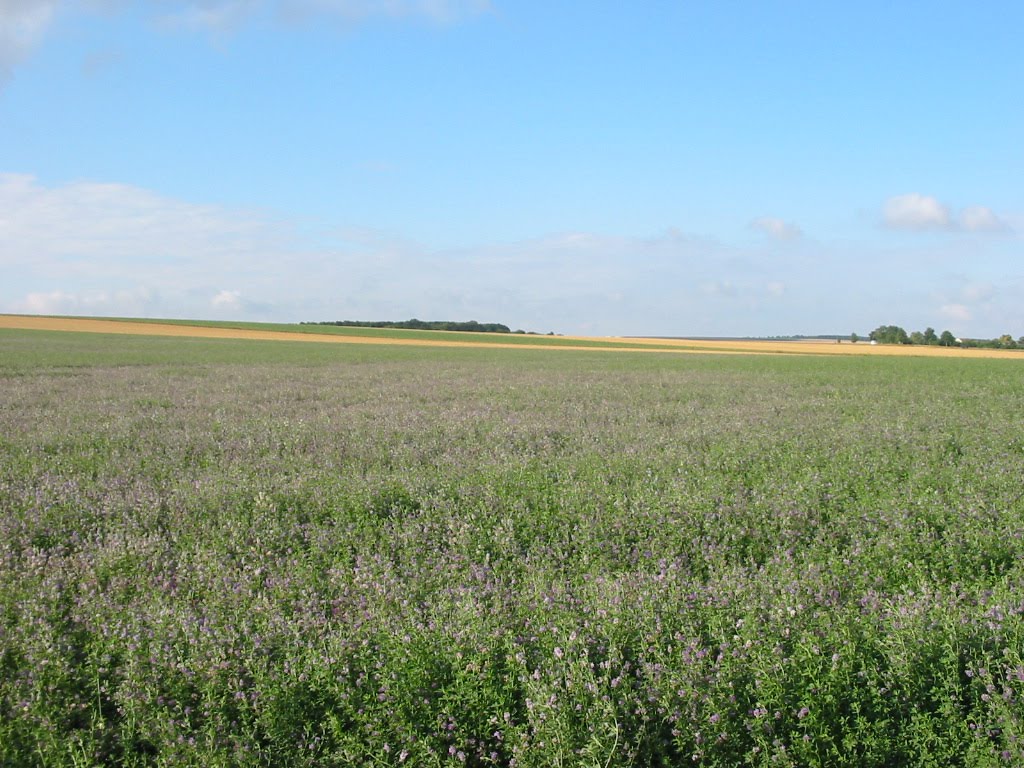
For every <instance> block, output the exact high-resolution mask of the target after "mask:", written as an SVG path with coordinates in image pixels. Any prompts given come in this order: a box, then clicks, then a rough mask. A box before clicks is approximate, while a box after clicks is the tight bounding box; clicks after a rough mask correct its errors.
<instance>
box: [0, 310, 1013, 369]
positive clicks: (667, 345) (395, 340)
mask: <svg viewBox="0 0 1024 768" xmlns="http://www.w3.org/2000/svg"><path fill="white" fill-rule="evenodd" d="M0 328H6V329H21V330H37V331H65V332H77V333H109V334H129V335H137V336H181V337H190V338H205V339H249V340H259V341H299V342H303V341H304V342H310V343H323V344H377V345H399V346H414V347H466V348H478V349H524V350H536V349H546V350H559V349H561V350H581V351H589V352H661V353H668V354H673V353H675V354H729V355H764V354H782V355H883V356H888V355H902V356H926V357H989V358H991V357H996V358H1015V359H1019V360H1024V353H1022V352H1021V351H1019V350H1008V349H961V348H958V347H919V346H896V345H885V344H879V345H877V346H872V345H871V344H869V343H867V342H860V343H858V344H851V343H849V342H843V343H841V344H837V343H835V342H832V341H753V340H752V341H726V340H691V339H658V338H626V337H589V336H559V337H558V340H559V343H558V344H557V345H554V344H550V343H545V338H546V337H543V336H539V337H537V338H536V343H530V344H516V343H508V342H504V341H494V342H486V341H479V340H477V339H473V338H467V339H465V340H462V339H458V338H454V336H455V335H457V334H453V338H452V339H450V340H448V339H445V340H439V339H436V338H423V339H415V338H401V337H397V336H395V337H386V336H357V335H348V334H346V335H340V334H330V333H300V332H294V333H290V332H287V331H276V330H256V329H249V328H227V327H211V326H204V325H180V324H176V323H160V322H135V321H131V320H104V319H98V318H82V317H43V316H36V315H0ZM573 341H578V342H581V343H580V344H572V343H566V342H573ZM595 342H596V343H600V342H613V343H615V344H618V345H628V346H615V347H602V346H592V345H593V344H594V343H595Z"/></svg>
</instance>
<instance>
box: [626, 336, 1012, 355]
mask: <svg viewBox="0 0 1024 768" xmlns="http://www.w3.org/2000/svg"><path fill="white" fill-rule="evenodd" d="M624 340H625V341H629V342H631V343H634V344H637V345H655V344H656V345H658V346H668V347H684V348H686V349H687V350H689V351H697V350H701V351H718V352H734V353H747V354H790V355H883V356H885V355H900V356H903V357H907V356H917V357H1004V358H1014V359H1018V360H1024V352H1022V351H1021V350H1017V349H980V348H973V349H965V348H962V347H930V346H913V345H908V346H903V345H898V344H877V345H872V344H871V343H870V342H867V341H860V342H857V343H856V344H852V343H850V342H849V341H843V342H842V343H839V344H837V343H836V342H834V341H828V340H818V339H813V340H807V341H757V340H750V341H746V340H744V341H724V340H723V341H719V340H691V339H639V338H638V339H624Z"/></svg>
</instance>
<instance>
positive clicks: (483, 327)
mask: <svg viewBox="0 0 1024 768" xmlns="http://www.w3.org/2000/svg"><path fill="white" fill-rule="evenodd" d="M302 325H341V326H345V327H359V328H402V329H407V330H414V331H473V332H476V333H511V332H512V331H511V330H509V327H508V326H507V325H502V324H501V323H478V322H477V321H476V320H468V321H466V322H453V321H451V320H417V319H416V318H413V319H412V320H397V321H392V320H325V321H321V322H315V323H302ZM520 333H521V331H520Z"/></svg>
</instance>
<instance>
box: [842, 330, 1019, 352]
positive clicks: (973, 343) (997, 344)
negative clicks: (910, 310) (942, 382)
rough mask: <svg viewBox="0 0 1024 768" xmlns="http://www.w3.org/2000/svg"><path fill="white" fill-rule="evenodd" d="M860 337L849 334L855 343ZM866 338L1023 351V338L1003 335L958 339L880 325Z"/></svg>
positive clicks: (898, 342)
mask: <svg viewBox="0 0 1024 768" xmlns="http://www.w3.org/2000/svg"><path fill="white" fill-rule="evenodd" d="M859 338H860V337H859V336H857V334H855V333H854V334H851V335H850V339H851V340H852V341H857V340H858V339H859ZM868 338H869V339H870V340H871V341H874V342H878V343H879V344H918V345H925V346H939V347H955V346H963V347H986V348H989V349H1024V336H1021V337H1020V338H1019V339H1016V340H1014V338H1013V336H1011V335H1010V334H1008V333H1004V334H1003V335H1002V336H1000V337H999V338H997V339H958V338H957V337H956V336H954V335H953V334H952V332H950V331H943V332H942V333H941V334H936V333H935V329H934V328H925V329H924V330H923V331H913V332H911V333H909V334H908V333H907V332H906V331H905V330H904V329H903V328H901V327H900V326H898V325H880V326H878V327H877V328H875V330H873V331H872V332H871V333H870V334H868Z"/></svg>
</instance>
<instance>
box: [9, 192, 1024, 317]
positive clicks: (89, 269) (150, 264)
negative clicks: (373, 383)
mask: <svg viewBox="0 0 1024 768" xmlns="http://www.w3.org/2000/svg"><path fill="white" fill-rule="evenodd" d="M785 227H794V225H788V224H787V225H785ZM787 231H788V230H787V229H783V230H781V232H782V234H786V232H787ZM766 234H768V235H770V239H769V241H768V242H769V244H770V243H772V242H776V241H778V240H779V238H780V235H779V233H778V232H777V231H773V227H772V226H768V227H767V232H766ZM781 240H785V241H786V244H785V246H784V248H783V249H782V250H781V251H780V250H776V249H773V248H771V247H763V246H749V245H742V244H730V243H725V242H721V241H718V240H715V239H711V238H707V237H701V236H698V235H695V234H690V233H686V232H683V231H681V230H679V229H678V228H673V227H669V228H666V229H665V230H664V231H662V232H660V233H656V234H653V235H643V236H640V235H634V236H628V235H621V236H613V235H608V234H599V233H593V232H569V233H555V234H547V235H539V236H537V237H534V238H531V239H527V240H521V241H516V242H508V243H501V242H481V243H473V244H469V245H466V246H463V247H461V248H457V249H448V250H432V249H429V248H427V247H424V246H422V245H420V244H417V243H415V242H409V241H406V240H403V239H401V238H400V237H395V236H394V235H389V234H388V233H381V232H374V231H369V230H355V229H339V228H333V229H331V228H324V229H323V230H322V231H320V232H318V233H316V235H315V236H310V235H309V234H308V233H307V232H305V230H303V228H301V227H299V226H298V225H297V223H296V222H294V221H291V220H289V219H288V218H287V217H284V216H279V215H274V214H272V213H270V212H267V211H252V210H235V209H230V208H225V207H218V206H210V205H197V204H193V203H189V202H187V201H182V200H176V199H172V198H168V197H165V196H161V195H159V194H157V193H154V192H152V191H149V190H145V189H141V188H138V187H133V186H131V185H125V184H112V183H100V182H85V181H79V182H73V183H68V184H64V185H46V184H43V183H40V182H39V181H38V180H37V179H35V178H34V177H32V176H29V175H24V174H0V269H3V270H4V272H5V273H6V274H8V275H15V276H16V277H15V278H14V279H12V280H9V281H7V282H6V283H5V285H4V286H3V287H2V288H0V311H3V312H8V313H29V314H72V315H74V314H83V315H97V316H139V317H183V318H196V319H202V318H210V319H249V320H266V321H281V322H295V321H299V320H309V321H314V320H340V319H362V320H371V319H373V320H384V319H391V320H397V319H408V318H409V317H420V318H423V319H462V320H468V319H476V320H480V321H491V322H504V323H507V324H509V325H512V326H515V327H521V328H524V329H526V330H535V331H541V332H546V331H548V330H554V331H557V332H561V333H583V334H594V335H633V334H651V333H661V334H690V335H775V334H785V333H819V332H820V333H829V332H846V331H847V330H857V331H859V332H863V331H866V330H870V329H871V328H873V327H875V326H876V325H878V324H882V323H887V322H896V323H898V324H900V325H909V326H911V327H914V326H915V325H920V326H921V327H922V328H923V327H925V326H927V325H932V326H937V325H939V324H941V323H942V322H944V321H949V322H950V323H953V324H955V326H956V327H955V330H956V331H957V333H959V334H961V335H991V334H993V333H994V332H995V331H993V330H990V329H989V327H988V325H987V323H990V322H992V318H994V317H1003V316H1007V313H1010V316H1016V317H1018V318H1019V319H1020V320H1021V328H1020V330H1019V331H1017V329H1016V328H1014V329H1003V330H1002V331H1000V332H1005V331H1006V330H1010V331H1011V332H1024V314H1022V313H1021V311H1020V310H1019V309H1014V307H1015V306H1016V307H1020V306H1024V300H1022V299H1024V279H1022V278H1021V277H1020V276H1017V277H1014V276H1003V279H1000V280H998V281H988V282H985V281H978V280H969V279H968V278H967V277H965V276H963V275H961V274H959V273H958V272H957V271H956V268H957V265H958V259H959V258H960V251H958V250H957V249H956V248H955V247H954V246H951V247H950V249H949V250H948V251H947V252H945V253H944V254H943V253H940V255H939V256H938V257H936V255H935V253H934V252H933V251H932V250H928V251H927V252H924V251H922V253H921V254H920V255H919V256H918V257H913V256H911V257H906V258H904V260H903V263H894V262H893V260H892V258H891V254H889V253H888V252H886V251H885V250H884V249H880V248H876V249H875V250H873V251H872V250H867V251H866V250H864V248H863V247H861V246H858V247H857V248H856V249H854V250H850V249H844V247H842V246H838V245H829V244H822V243H819V242H812V241H808V239H807V238H803V237H800V238H796V239H794V238H793V237H792V236H788V237H781ZM936 258H938V264H936ZM925 264H927V268H928V269H929V270H930V271H929V272H928V273H925V275H924V278H922V274H921V269H922V265H925ZM936 266H938V269H936ZM880 275H885V276H886V279H885V280H880V278H879V276H880ZM823 281H824V282H828V281H832V282H834V283H835V284H836V285H841V286H842V289H841V290H840V291H839V292H838V293H837V294H836V295H835V296H832V297H828V296H823V295H822V294H821V291H820V287H819V286H820V285H821V284H822V283H823ZM997 282H998V286H999V287H998V288H997V287H996V284H997ZM887 295H890V296H891V301H892V303H891V305H892V306H900V307H902V308H903V309H902V310H901V312H903V313H904V314H903V315H901V316H900V317H895V318H890V317H877V316H876V315H874V314H872V313H873V312H874V311H875V310H873V309H872V308H873V307H876V306H878V304H879V302H880V301H881V302H883V303H884V302H885V301H886V299H885V297H886V296H887ZM595 308H597V309H596V310H595ZM1013 312H1016V315H1013ZM807 317H823V318H827V320H825V321H823V322H824V325H825V327H815V328H808V327H807V326H806V319H805V318H807Z"/></svg>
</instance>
